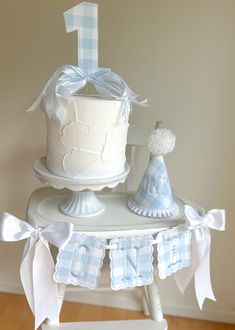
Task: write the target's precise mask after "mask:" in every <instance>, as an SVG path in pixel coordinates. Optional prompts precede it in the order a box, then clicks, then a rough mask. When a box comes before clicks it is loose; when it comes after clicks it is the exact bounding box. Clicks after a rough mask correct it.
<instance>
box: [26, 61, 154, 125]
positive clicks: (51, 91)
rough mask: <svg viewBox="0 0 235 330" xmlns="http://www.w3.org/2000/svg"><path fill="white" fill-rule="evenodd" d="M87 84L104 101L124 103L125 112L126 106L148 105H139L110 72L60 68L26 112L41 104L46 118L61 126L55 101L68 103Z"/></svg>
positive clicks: (61, 110) (61, 111)
mask: <svg viewBox="0 0 235 330" xmlns="http://www.w3.org/2000/svg"><path fill="white" fill-rule="evenodd" d="M88 82H89V83H91V84H93V85H94V87H95V88H96V90H97V92H98V93H99V94H100V95H101V96H102V97H103V98H105V99H114V100H121V101H125V102H124V104H125V106H126V109H127V111H129V110H130V105H129V103H136V104H139V105H141V106H148V103H147V100H144V101H141V102H139V101H138V100H137V96H138V95H136V94H135V93H134V92H133V91H132V90H131V89H130V88H129V86H128V85H127V84H126V82H125V81H124V80H123V79H122V78H121V77H120V76H119V75H117V74H116V73H114V72H112V71H111V70H110V69H106V68H103V69H102V68H101V69H99V68H98V69H97V71H95V72H92V73H87V72H86V71H84V70H82V69H81V68H79V67H76V66H72V65H63V66H62V67H60V68H59V69H57V70H56V71H55V73H54V74H53V75H52V77H51V78H50V79H49V81H48V82H47V84H46V85H45V87H44V88H43V90H42V92H41V94H40V95H39V96H38V98H37V99H36V100H35V102H34V103H33V105H32V106H31V107H30V108H29V109H28V110H27V111H34V110H36V109H37V108H38V107H39V105H40V104H41V103H42V102H43V108H44V110H45V112H46V113H47V115H48V117H49V118H51V117H55V118H56V119H58V120H59V122H60V124H61V125H62V124H63V120H64V111H65V109H64V106H62V105H61V102H59V97H61V98H62V99H63V100H64V101H65V102H66V101H67V102H68V101H70V99H71V96H72V95H74V94H76V93H77V92H78V91H80V90H81V89H83V88H84V87H85V86H86V84H87V83H88Z"/></svg>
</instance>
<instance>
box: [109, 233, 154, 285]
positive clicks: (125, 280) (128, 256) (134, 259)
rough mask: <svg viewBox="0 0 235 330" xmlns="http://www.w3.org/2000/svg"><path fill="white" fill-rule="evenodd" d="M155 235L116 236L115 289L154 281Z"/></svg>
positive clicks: (112, 258)
mask: <svg viewBox="0 0 235 330" xmlns="http://www.w3.org/2000/svg"><path fill="white" fill-rule="evenodd" d="M152 240H153V237H152V236H151V235H145V236H142V237H140V236H137V237H127V238H114V239H112V240H111V241H110V245H116V246H117V247H116V248H115V249H111V250H110V253H109V256H110V267H111V287H112V289H113V290H119V289H125V288H128V287H135V286H141V285H148V284H150V283H152V281H153V265H152V263H153V247H152Z"/></svg>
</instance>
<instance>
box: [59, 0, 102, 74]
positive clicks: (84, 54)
mask: <svg viewBox="0 0 235 330" xmlns="http://www.w3.org/2000/svg"><path fill="white" fill-rule="evenodd" d="M64 20H65V26H66V31H67V32H72V31H77V32H78V64H79V66H80V67H81V68H82V69H83V70H84V71H86V72H93V71H96V70H97V69H98V5H97V4H96V3H90V2H82V3H80V4H79V5H77V6H76V7H74V8H72V9H70V10H68V11H66V12H65V13H64Z"/></svg>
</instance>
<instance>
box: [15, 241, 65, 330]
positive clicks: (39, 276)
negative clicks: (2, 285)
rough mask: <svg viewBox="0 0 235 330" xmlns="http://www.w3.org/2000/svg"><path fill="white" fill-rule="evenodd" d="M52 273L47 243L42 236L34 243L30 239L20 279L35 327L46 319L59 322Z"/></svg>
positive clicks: (56, 291) (51, 262) (55, 289)
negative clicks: (33, 317)
mask: <svg viewBox="0 0 235 330" xmlns="http://www.w3.org/2000/svg"><path fill="white" fill-rule="evenodd" d="M32 245H34V246H32ZM32 247H33V248H32ZM53 273H54V261H53V259H52V256H51V253H50V249H49V246H48V243H47V242H46V241H44V240H43V239H42V238H41V239H40V240H38V241H37V242H36V243H35V239H34V242H33V239H31V240H30V243H29V245H28V247H27V251H26V255H25V256H24V258H23V261H22V264H21V281H22V284H23V287H24V291H25V294H26V297H27V300H28V302H29V305H30V308H31V310H32V312H33V314H34V316H35V329H37V328H38V327H39V326H40V324H41V323H42V322H43V321H45V320H46V319H49V320H50V321H52V322H53V323H55V324H56V325H58V324H59V304H58V288H57V284H56V282H55V281H54V280H53Z"/></svg>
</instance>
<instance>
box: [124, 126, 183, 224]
mask: <svg viewBox="0 0 235 330" xmlns="http://www.w3.org/2000/svg"><path fill="white" fill-rule="evenodd" d="M174 147H175V135H174V134H173V133H172V132H171V131H170V130H168V129H166V128H157V129H155V130H154V131H153V132H152V134H151V135H150V136H149V139H148V148H149V150H150V152H151V158H150V162H149V165H148V167H147V169H146V170H145V173H144V175H143V178H142V180H141V182H140V185H139V187H138V190H137V192H136V193H135V195H134V196H133V197H132V198H131V199H130V200H129V201H128V207H129V209H130V210H131V211H133V212H135V213H137V214H139V215H143V216H146V217H151V218H169V217H174V216H176V215H177V214H178V212H179V208H178V206H177V204H176V203H175V202H174V199H173V196H172V191H171V185H170V181H169V177H168V173H167V168H166V165H165V161H164V158H163V155H165V154H166V153H169V152H171V151H172V150H173V149H174Z"/></svg>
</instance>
